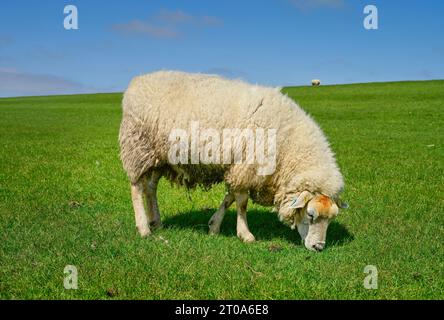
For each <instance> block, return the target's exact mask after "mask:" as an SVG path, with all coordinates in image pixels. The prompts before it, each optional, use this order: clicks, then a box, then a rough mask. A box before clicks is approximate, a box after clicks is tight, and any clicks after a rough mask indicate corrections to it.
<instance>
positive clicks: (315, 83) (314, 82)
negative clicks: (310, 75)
mask: <svg viewBox="0 0 444 320" xmlns="http://www.w3.org/2000/svg"><path fill="white" fill-rule="evenodd" d="M311 85H312V86H313V87H317V86H320V85H321V80H319V79H313V80H311Z"/></svg>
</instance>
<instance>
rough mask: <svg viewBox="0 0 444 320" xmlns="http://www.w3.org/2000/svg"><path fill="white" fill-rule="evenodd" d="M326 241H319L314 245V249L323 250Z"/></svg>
mask: <svg viewBox="0 0 444 320" xmlns="http://www.w3.org/2000/svg"><path fill="white" fill-rule="evenodd" d="M324 246H325V242H318V243H316V244H314V245H313V246H312V248H313V249H315V250H316V251H322V250H324Z"/></svg>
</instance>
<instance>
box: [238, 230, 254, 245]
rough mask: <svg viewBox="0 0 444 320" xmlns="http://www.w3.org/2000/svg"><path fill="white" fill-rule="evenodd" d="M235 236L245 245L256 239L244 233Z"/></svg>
mask: <svg viewBox="0 0 444 320" xmlns="http://www.w3.org/2000/svg"><path fill="white" fill-rule="evenodd" d="M237 236H238V237H239V239H241V240H242V242H245V243H251V242H254V241H256V239H255V238H254V236H253V234H252V233H251V232H249V233H245V234H238V235H237Z"/></svg>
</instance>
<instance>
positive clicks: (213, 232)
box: [208, 226, 220, 236]
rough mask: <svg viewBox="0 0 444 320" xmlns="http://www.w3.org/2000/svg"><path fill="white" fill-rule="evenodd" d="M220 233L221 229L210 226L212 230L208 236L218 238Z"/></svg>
mask: <svg viewBox="0 0 444 320" xmlns="http://www.w3.org/2000/svg"><path fill="white" fill-rule="evenodd" d="M219 232H220V229H219V228H211V226H210V230H208V234H209V235H210V236H216V235H218V234H219Z"/></svg>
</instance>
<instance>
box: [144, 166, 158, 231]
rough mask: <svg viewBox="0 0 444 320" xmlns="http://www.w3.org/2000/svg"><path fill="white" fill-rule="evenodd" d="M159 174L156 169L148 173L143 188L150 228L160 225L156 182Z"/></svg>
mask: <svg viewBox="0 0 444 320" xmlns="http://www.w3.org/2000/svg"><path fill="white" fill-rule="evenodd" d="M161 176H162V175H161V174H160V172H158V171H156V170H154V171H152V172H151V173H150V174H149V175H148V179H147V181H148V183H147V186H146V188H145V196H146V207H147V212H148V223H149V225H150V227H151V228H152V229H158V228H160V227H161V226H162V223H161V221H160V212H159V205H158V204H157V184H158V183H159V180H160V177H161Z"/></svg>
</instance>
